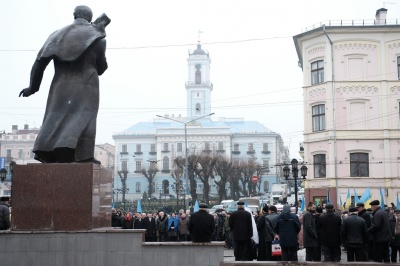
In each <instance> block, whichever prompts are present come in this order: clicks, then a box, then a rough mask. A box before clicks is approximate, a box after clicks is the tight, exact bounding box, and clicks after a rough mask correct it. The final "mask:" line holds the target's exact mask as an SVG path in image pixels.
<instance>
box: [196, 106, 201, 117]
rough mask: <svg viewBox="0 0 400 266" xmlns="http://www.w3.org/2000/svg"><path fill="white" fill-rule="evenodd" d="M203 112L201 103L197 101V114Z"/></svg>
mask: <svg viewBox="0 0 400 266" xmlns="http://www.w3.org/2000/svg"><path fill="white" fill-rule="evenodd" d="M200 113H201V105H200V104H199V103H196V112H195V114H197V115H199V114H200Z"/></svg>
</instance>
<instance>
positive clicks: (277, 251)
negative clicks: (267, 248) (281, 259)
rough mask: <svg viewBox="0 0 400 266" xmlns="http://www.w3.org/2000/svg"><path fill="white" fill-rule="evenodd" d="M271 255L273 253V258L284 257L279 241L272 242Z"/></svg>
mask: <svg viewBox="0 0 400 266" xmlns="http://www.w3.org/2000/svg"><path fill="white" fill-rule="evenodd" d="M271 253H272V256H273V257H275V256H282V249H281V245H280V244H279V240H274V241H272V245H271Z"/></svg>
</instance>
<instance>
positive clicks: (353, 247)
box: [340, 207, 368, 261]
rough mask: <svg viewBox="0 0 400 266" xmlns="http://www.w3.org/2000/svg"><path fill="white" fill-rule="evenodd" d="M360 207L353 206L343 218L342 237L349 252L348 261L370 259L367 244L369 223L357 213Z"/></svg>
mask: <svg viewBox="0 0 400 266" xmlns="http://www.w3.org/2000/svg"><path fill="white" fill-rule="evenodd" d="M357 212H358V208H356V207H351V208H350V209H349V214H348V216H347V217H346V218H345V219H343V221H342V226H341V228H340V237H341V239H342V242H343V243H344V246H345V247H346V252H347V261H368V257H367V253H366V249H365V245H366V244H367V242H368V234H367V225H366V223H365V220H364V219H363V218H361V217H359V216H358V215H359V214H357Z"/></svg>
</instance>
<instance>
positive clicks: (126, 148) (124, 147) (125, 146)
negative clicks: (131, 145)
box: [122, 144, 128, 152]
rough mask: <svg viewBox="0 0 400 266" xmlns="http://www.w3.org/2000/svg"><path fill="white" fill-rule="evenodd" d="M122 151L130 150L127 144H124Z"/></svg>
mask: <svg viewBox="0 0 400 266" xmlns="http://www.w3.org/2000/svg"><path fill="white" fill-rule="evenodd" d="M122 152H128V147H127V145H126V144H122Z"/></svg>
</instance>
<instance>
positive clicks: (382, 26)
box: [293, 9, 400, 207]
mask: <svg viewBox="0 0 400 266" xmlns="http://www.w3.org/2000/svg"><path fill="white" fill-rule="evenodd" d="M386 12H387V10H386V9H379V10H378V11H377V12H376V19H375V20H360V21H354V20H353V21H327V22H326V24H325V25H320V26H319V27H317V28H313V29H306V31H305V32H303V33H301V34H299V35H296V36H294V37H293V38H294V43H295V47H296V50H297V54H298V58H299V66H301V68H302V70H303V95H304V117H305V118H304V161H305V162H307V163H308V166H309V167H308V177H307V181H306V182H305V185H306V188H305V195H306V201H307V202H309V201H313V202H315V203H320V202H321V201H322V200H324V199H326V197H327V194H328V191H329V193H330V197H331V202H332V203H333V204H339V203H340V201H341V200H342V203H344V201H346V198H347V193H348V191H350V193H351V196H352V198H353V197H354V189H356V192H357V196H358V197H360V196H361V195H362V194H363V193H364V192H365V191H366V190H367V189H368V188H370V191H371V194H372V197H373V198H374V199H380V190H381V188H382V191H383V194H384V200H385V204H387V205H389V206H390V203H391V202H394V203H395V204H396V199H397V197H398V194H399V192H400V181H399V177H400V168H399V163H400V161H399V159H400V144H399V143H400V118H399V117H400V116H399V105H400V82H399V77H400V25H398V24H397V20H396V21H389V20H386ZM352 201H353V202H354V198H353V199H352ZM347 207H348V206H347Z"/></svg>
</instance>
